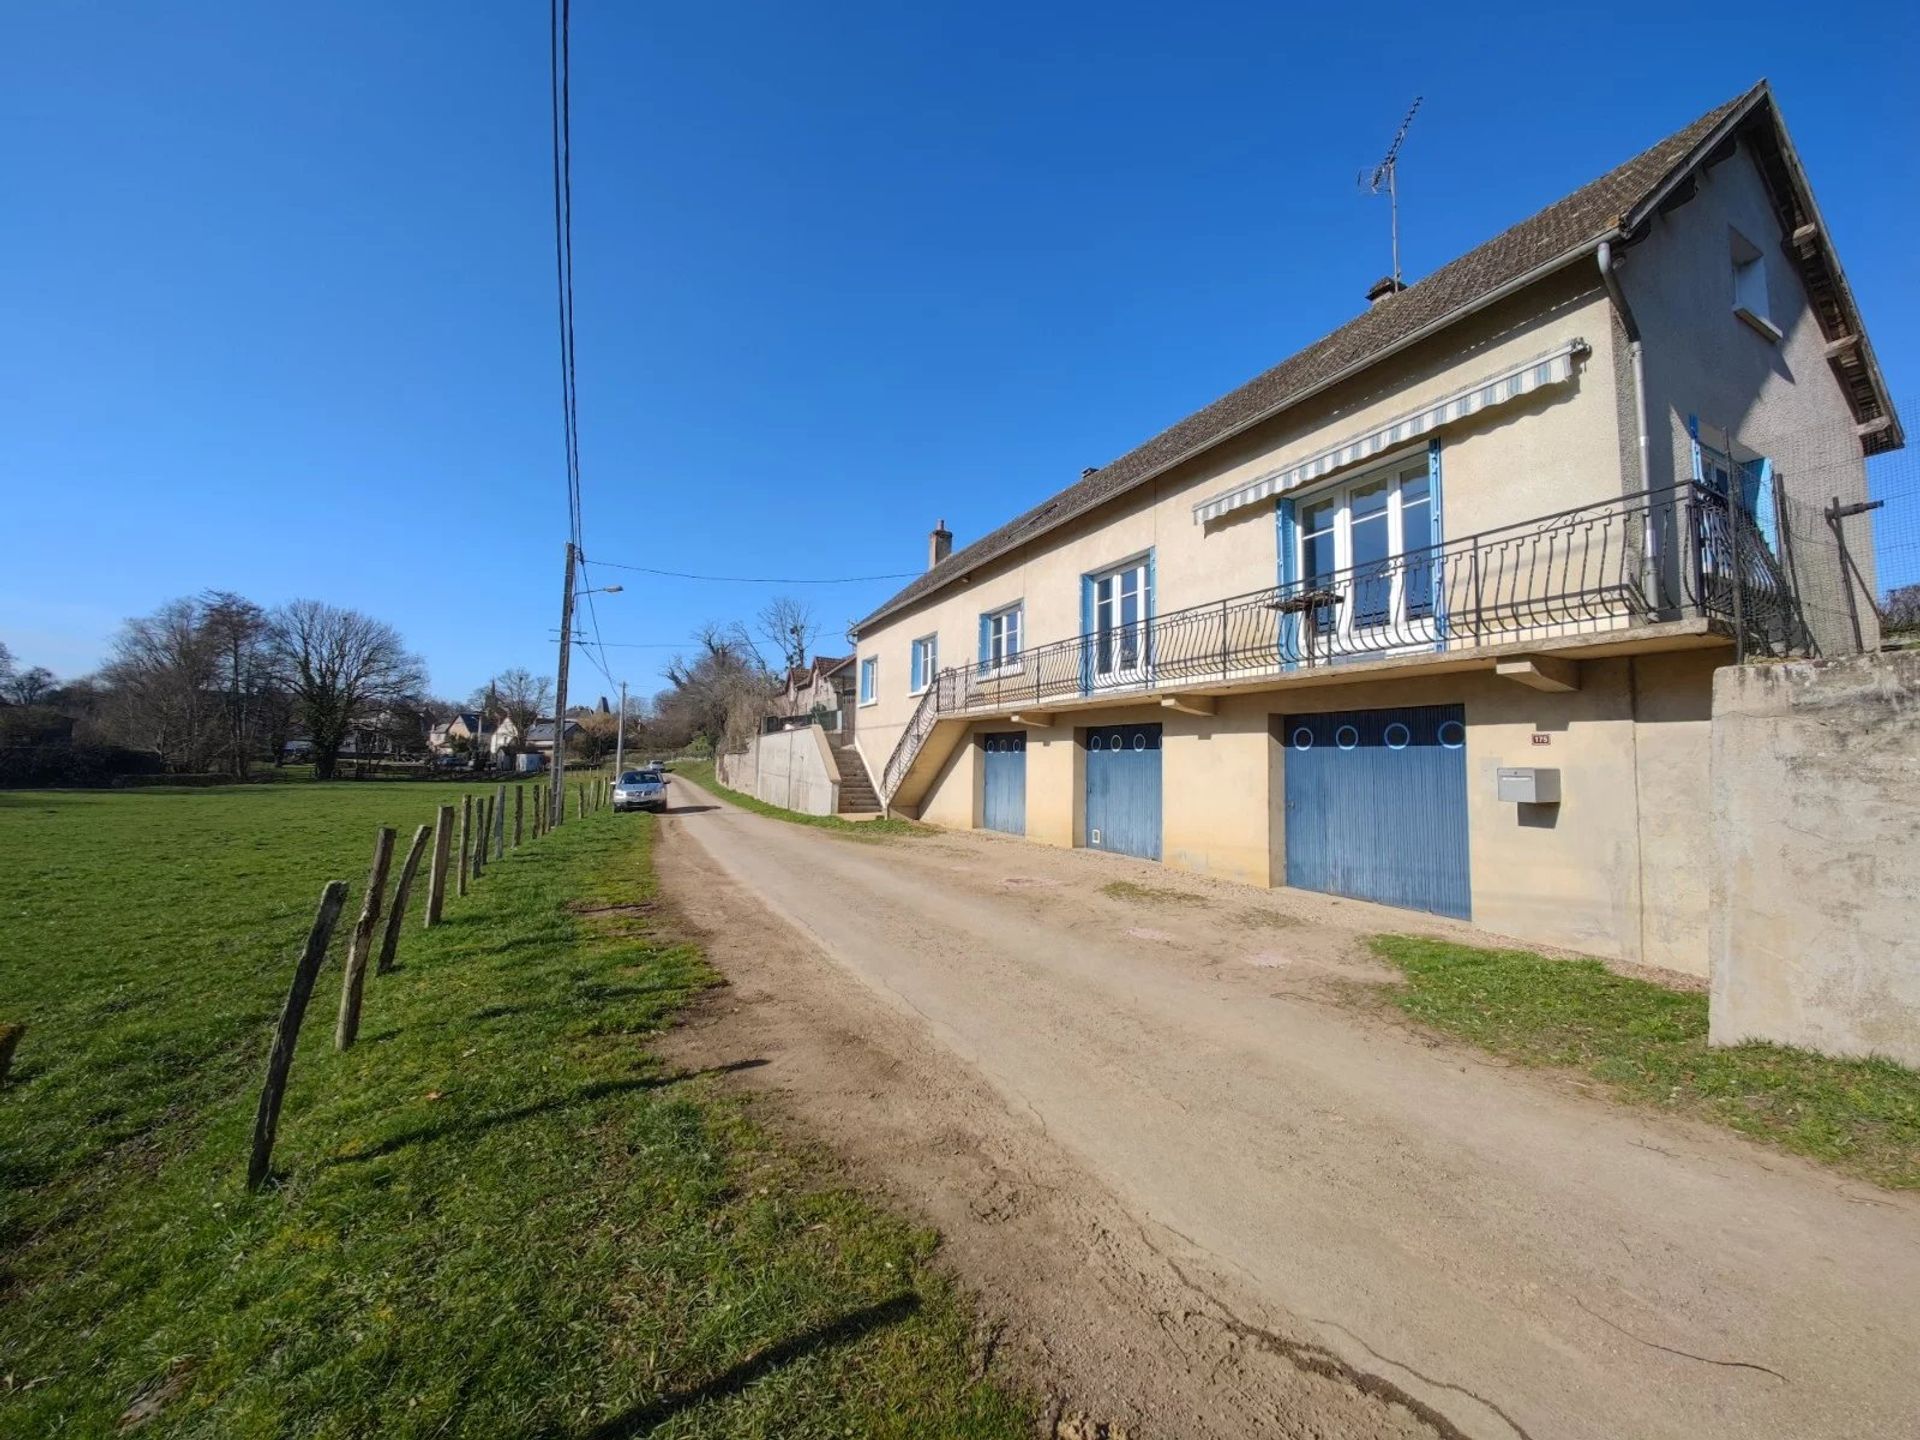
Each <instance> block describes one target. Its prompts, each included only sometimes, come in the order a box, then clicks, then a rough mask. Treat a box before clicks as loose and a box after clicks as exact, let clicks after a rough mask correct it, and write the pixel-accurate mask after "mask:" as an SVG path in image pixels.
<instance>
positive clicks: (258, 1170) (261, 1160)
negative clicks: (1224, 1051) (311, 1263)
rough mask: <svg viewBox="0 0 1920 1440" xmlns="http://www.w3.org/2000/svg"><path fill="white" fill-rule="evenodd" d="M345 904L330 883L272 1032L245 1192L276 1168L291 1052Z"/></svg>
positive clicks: (342, 888)
mask: <svg viewBox="0 0 1920 1440" xmlns="http://www.w3.org/2000/svg"><path fill="white" fill-rule="evenodd" d="M346 903H347V882H346V881H344V880H330V881H328V882H327V888H326V889H324V890H322V891H321V892H320V908H319V909H318V910H316V911H314V913H313V928H312V929H311V930H309V931H307V944H306V948H305V949H304V950H302V951H301V952H300V960H299V962H298V963H297V964H296V965H295V966H294V967H293V984H292V985H291V986H289V987H288V989H287V1003H286V1004H285V1005H284V1006H283V1007H282V1008H281V1011H280V1023H279V1024H278V1025H276V1026H275V1027H274V1030H273V1049H272V1050H271V1051H270V1052H268V1055H267V1083H266V1084H264V1085H262V1086H261V1087H260V1108H259V1110H257V1111H256V1112H255V1113H254V1117H253V1154H252V1156H251V1157H250V1158H249V1159H248V1161H247V1188H248V1189H249V1190H258V1189H259V1188H260V1187H261V1186H262V1185H263V1184H265V1183H266V1179H267V1174H268V1169H269V1166H270V1165H271V1164H272V1162H273V1137H274V1135H275V1134H276V1133H277V1132H278V1131H279V1129H280V1102H281V1101H282V1100H284V1099H285V1098H286V1094H287V1071H289V1070H290V1069H292V1068H293V1047H294V1043H295V1042H296V1041H297V1040H299V1038H300V1022H301V1021H302V1020H304V1019H305V1018H306V1014H307V1002H308V1001H309V1000H311V999H312V998H313V982H314V980H315V978H316V977H318V975H319V974H320V962H321V961H323V960H325V959H326V958H327V942H328V941H329V940H331V939H332V938H333V927H334V924H335V922H336V921H338V920H339V919H340V910H341V907H342V906H344V905H345V904H346Z"/></svg>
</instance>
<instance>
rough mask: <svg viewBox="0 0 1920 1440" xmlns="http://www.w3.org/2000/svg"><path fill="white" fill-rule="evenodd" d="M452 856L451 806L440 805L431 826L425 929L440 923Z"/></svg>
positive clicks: (444, 905)
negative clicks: (434, 821) (436, 820)
mask: <svg viewBox="0 0 1920 1440" xmlns="http://www.w3.org/2000/svg"><path fill="white" fill-rule="evenodd" d="M452 858H453V806H451V805H442V806H441V807H440V816H439V823H437V824H436V825H435V826H434V827H433V869H432V871H431V872H430V873H429V875H428V877H427V927H426V928H427V929H429V930H431V929H432V928H433V927H434V926H436V925H438V924H439V923H440V915H441V912H442V911H444V910H445V909H446V907H447V862H448V861H449V860H451V859H452Z"/></svg>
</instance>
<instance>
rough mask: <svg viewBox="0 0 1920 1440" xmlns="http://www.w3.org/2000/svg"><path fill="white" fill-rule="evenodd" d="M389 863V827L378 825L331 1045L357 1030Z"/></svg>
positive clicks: (340, 1046) (344, 1043) (344, 1042)
mask: <svg viewBox="0 0 1920 1440" xmlns="http://www.w3.org/2000/svg"><path fill="white" fill-rule="evenodd" d="M392 863H393V827H392V826H390V825H382V826H381V827H380V828H379V830H377V831H376V832H375V833H374V837H373V866H372V868H371V869H369V870H368V871H367V893H366V898H365V899H363V900H362V901H361V902H360V918H359V920H357V921H356V922H355V923H354V927H353V940H352V942H351V943H350V944H349V945H348V946H347V968H346V974H345V975H343V976H342V977H341V981H340V1018H339V1020H338V1021H336V1022H335V1024H334V1027H333V1048H334V1049H336V1050H345V1049H346V1048H347V1047H348V1046H350V1045H352V1044H353V1042H354V1040H355V1038H356V1037H357V1036H358V1035H359V1034H360V1001H361V997H362V996H364V995H365V994H366V989H367V961H368V959H369V958H370V957H371V956H372V953H373V927H374V926H375V925H378V924H379V923H380V903H381V901H382V900H383V899H384V898H385V896H386V890H387V866H388V865H390V864H392Z"/></svg>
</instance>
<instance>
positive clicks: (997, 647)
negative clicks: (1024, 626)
mask: <svg viewBox="0 0 1920 1440" xmlns="http://www.w3.org/2000/svg"><path fill="white" fill-rule="evenodd" d="M1023 608H1024V607H1023V606H1020V605H1009V606H1007V607H1006V609H1004V610H993V611H990V612H988V613H987V614H985V615H982V616H981V617H980V668H981V669H982V670H984V671H986V672H988V673H989V674H991V673H992V672H993V671H995V670H1004V669H1006V668H1007V666H1009V665H1013V664H1016V663H1017V662H1018V661H1019V659H1020V620H1021V611H1022V609H1023Z"/></svg>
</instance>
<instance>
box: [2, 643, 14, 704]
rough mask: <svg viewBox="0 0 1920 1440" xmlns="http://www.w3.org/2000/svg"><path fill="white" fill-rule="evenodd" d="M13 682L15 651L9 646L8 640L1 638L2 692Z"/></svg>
mask: <svg viewBox="0 0 1920 1440" xmlns="http://www.w3.org/2000/svg"><path fill="white" fill-rule="evenodd" d="M12 683H13V651H11V650H9V649H8V648H7V642H6V641H4V640H0V692H4V691H5V690H7V689H8V688H10V687H11V685H12Z"/></svg>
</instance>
